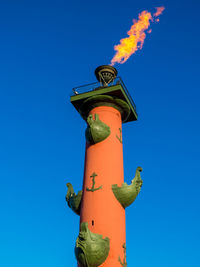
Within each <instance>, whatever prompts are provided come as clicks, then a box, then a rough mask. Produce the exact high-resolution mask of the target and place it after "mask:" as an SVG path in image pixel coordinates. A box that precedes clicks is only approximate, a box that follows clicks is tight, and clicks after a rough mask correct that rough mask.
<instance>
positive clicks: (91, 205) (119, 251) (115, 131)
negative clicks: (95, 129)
mask: <svg viewBox="0 0 200 267" xmlns="http://www.w3.org/2000/svg"><path fill="white" fill-rule="evenodd" d="M90 114H92V115H93V116H94V114H98V115H99V119H100V120H101V121H102V122H104V123H106V124H107V125H108V126H109V127H110V130H111V133H110V135H109V137H108V138H106V139H105V140H104V141H102V142H100V143H97V144H94V145H88V144H86V155H85V171H84V182H83V198H82V204H81V214H80V223H82V222H88V228H89V229H90V231H91V232H93V233H97V234H101V235H102V236H103V238H105V237H108V238H109V239H110V251H109V255H108V257H107V259H106V261H105V262H104V263H103V264H102V265H101V266H102V267H116V266H121V265H120V263H119V260H118V258H119V256H120V258H121V259H123V258H124V250H123V247H122V246H123V244H124V243H125V239H126V233H125V209H124V208H123V207H122V206H121V205H120V203H119V202H118V201H117V199H116V198H115V196H114V194H113V192H112V184H118V185H119V186H121V184H122V183H123V182H124V170H123V147H122V142H120V138H122V137H121V131H120V130H121V129H122V120H121V114H120V112H119V111H118V110H117V109H115V108H113V107H107V106H100V107H96V108H94V109H92V110H91V111H90ZM117 136H118V138H117ZM93 173H95V174H96V177H95V188H98V187H100V186H102V188H101V189H99V190H96V191H94V192H91V191H87V190H86V188H91V187H92V177H91V175H92V174H93ZM79 266H81V265H79Z"/></svg>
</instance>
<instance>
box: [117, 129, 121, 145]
mask: <svg viewBox="0 0 200 267" xmlns="http://www.w3.org/2000/svg"><path fill="white" fill-rule="evenodd" d="M116 137H117V139H118V140H119V142H120V143H121V144H122V129H121V128H119V136H118V135H117V134H116Z"/></svg>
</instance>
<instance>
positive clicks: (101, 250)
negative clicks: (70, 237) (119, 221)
mask: <svg viewBox="0 0 200 267" xmlns="http://www.w3.org/2000/svg"><path fill="white" fill-rule="evenodd" d="M109 251H110V239H109V238H108V237H106V238H105V239H103V237H102V235H99V234H94V233H92V232H91V231H90V230H89V229H88V223H87V222H82V223H81V226H80V233H79V236H78V238H77V240H76V246H75V256H76V259H77V261H78V262H79V263H80V264H81V266H82V267H98V266H99V265H101V264H102V263H103V262H104V261H105V260H106V259H107V257H108V254H109Z"/></svg>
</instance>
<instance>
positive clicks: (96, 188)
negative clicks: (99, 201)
mask: <svg viewBox="0 0 200 267" xmlns="http://www.w3.org/2000/svg"><path fill="white" fill-rule="evenodd" d="M96 176H97V174H96V173H95V172H93V174H92V175H91V176H90V177H91V178H92V187H91V188H88V187H87V188H86V190H87V191H91V192H94V191H96V190H99V189H102V185H101V186H99V187H95V177H96Z"/></svg>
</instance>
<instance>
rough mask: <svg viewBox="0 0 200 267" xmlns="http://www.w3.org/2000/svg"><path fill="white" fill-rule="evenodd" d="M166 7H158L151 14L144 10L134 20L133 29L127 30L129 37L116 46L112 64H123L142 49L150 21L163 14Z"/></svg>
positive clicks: (156, 19)
mask: <svg viewBox="0 0 200 267" xmlns="http://www.w3.org/2000/svg"><path fill="white" fill-rule="evenodd" d="M164 9H165V8H164V7H156V12H155V13H154V14H153V16H152V15H151V13H150V12H148V11H146V10H145V11H142V13H140V14H139V19H138V20H135V19H134V20H133V25H132V26H131V29H130V30H129V31H128V32H127V34H128V35H129V37H126V38H123V39H121V40H120V44H119V45H115V46H114V50H115V51H116V54H115V55H114V57H113V59H112V60H111V65H112V66H113V65H114V64H115V63H116V62H118V63H120V64H122V63H124V62H126V61H127V59H128V58H129V57H130V56H131V55H132V54H134V53H135V52H136V51H137V50H138V49H142V47H143V44H144V40H145V37H146V33H145V32H144V31H145V30H147V29H148V28H149V26H150V22H153V21H156V22H158V21H159V19H158V18H157V17H158V16H159V15H161V14H162V12H163V10H164ZM150 32H151V29H150V30H148V33H150Z"/></svg>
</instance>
